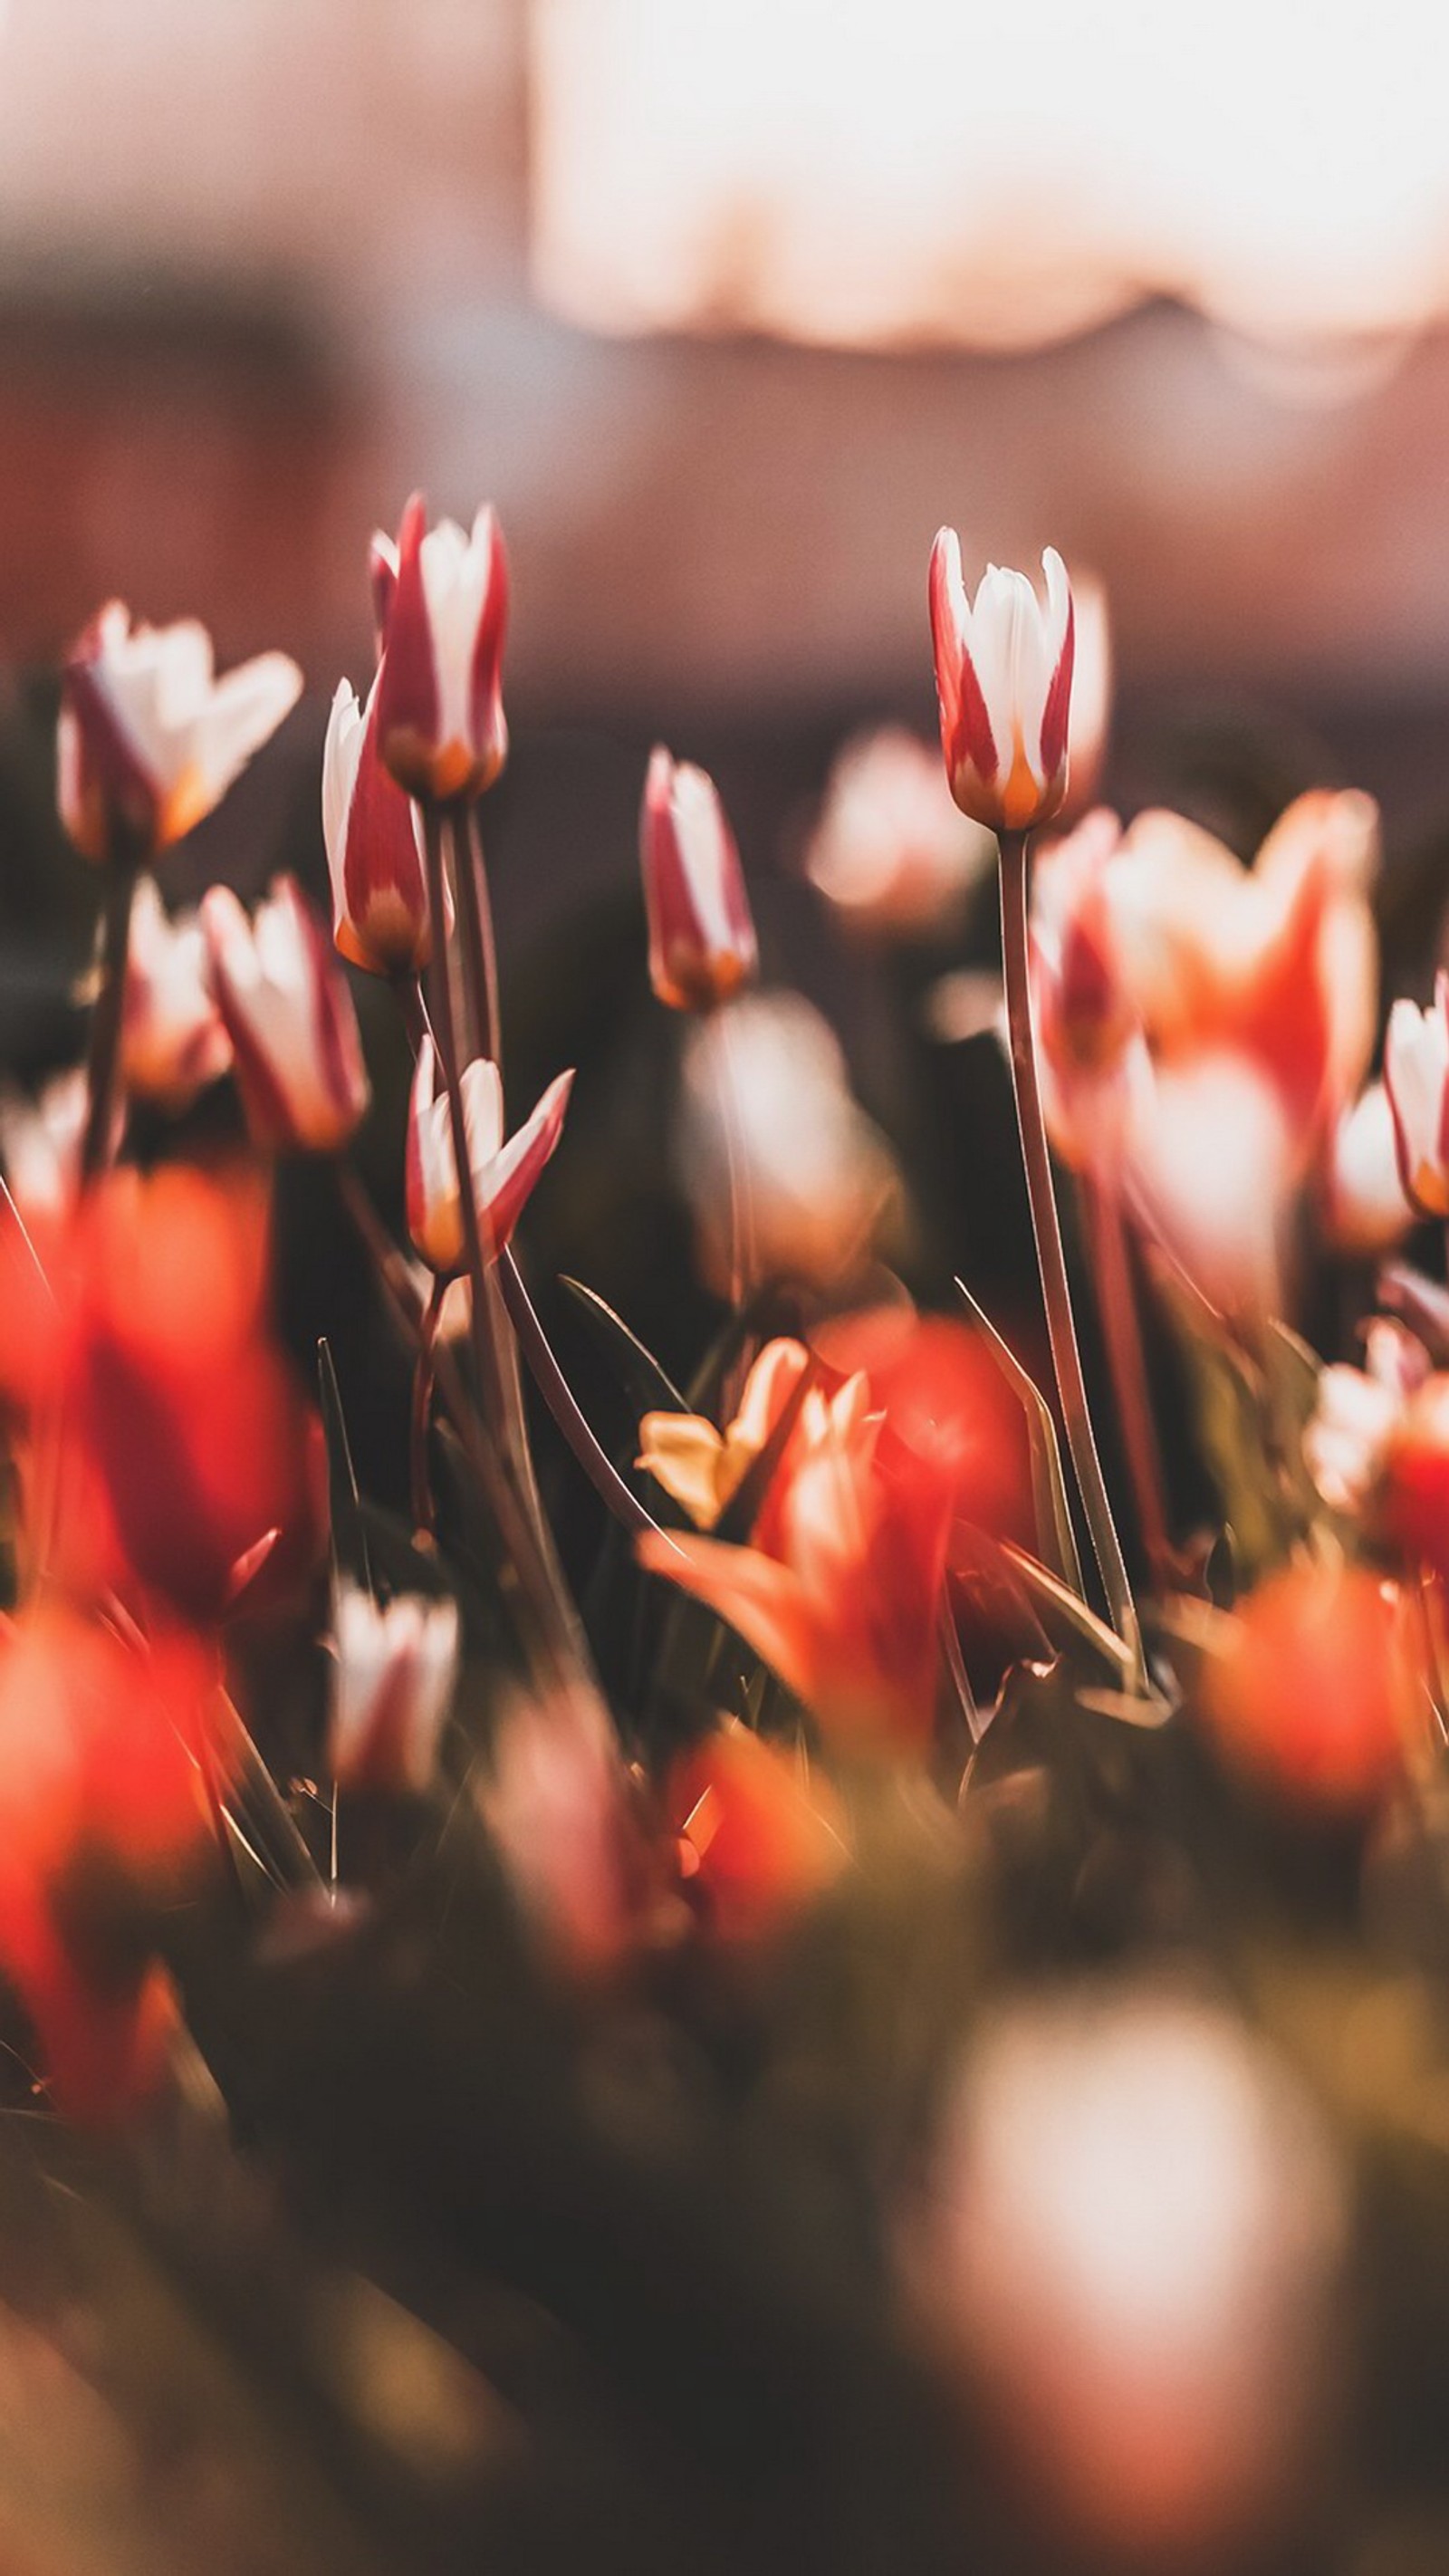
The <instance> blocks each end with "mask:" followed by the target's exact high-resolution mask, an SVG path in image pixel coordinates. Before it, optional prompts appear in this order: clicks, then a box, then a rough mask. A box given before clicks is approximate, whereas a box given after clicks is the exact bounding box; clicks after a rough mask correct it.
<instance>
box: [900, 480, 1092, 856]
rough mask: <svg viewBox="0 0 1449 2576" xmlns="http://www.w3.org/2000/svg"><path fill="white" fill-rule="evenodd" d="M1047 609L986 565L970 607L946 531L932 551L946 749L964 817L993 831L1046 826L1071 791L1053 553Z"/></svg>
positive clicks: (1067, 687)
mask: <svg viewBox="0 0 1449 2576" xmlns="http://www.w3.org/2000/svg"><path fill="white" fill-rule="evenodd" d="M1042 570H1043V571H1044V573H1045V574H1046V593H1047V595H1046V605H1045V607H1043V605H1042V603H1041V601H1040V600H1039V599H1038V598H1037V595H1036V592H1035V591H1034V590H1033V588H1032V586H1031V583H1030V582H1029V581H1028V580H1027V578H1026V575H1025V574H1024V573H1019V572H1004V571H1001V570H1000V569H999V568H998V567H997V565H995V564H988V566H987V568H986V576H985V579H984V580H983V581H982V583H981V586H980V588H979V590H978V591H977V593H976V601H975V605H974V607H973V606H972V604H971V602H970V601H969V600H968V598H967V596H966V586H965V583H964V581H963V580H962V577H961V540H960V538H959V537H958V536H957V534H956V531H955V529H954V528H942V529H941V530H940V532H939V534H938V536H937V538H936V542H935V544H934V546H933V547H932V549H931V584H930V589H931V637H932V641H933V643H934V646H935V652H936V694H937V697H938V698H939V700H940V707H941V749H942V751H943V753H944V755H945V761H946V776H947V777H948V779H949V780H950V782H951V793H952V795H953V796H954V797H955V799H956V802H957V804H958V805H959V806H960V808H961V811H962V813H963V814H969V815H970V816H971V817H972V819H973V821H975V822H977V823H984V824H985V825H986V827H987V829H988V830H989V831H992V832H1029V831H1031V830H1033V829H1034V828H1035V827H1036V826H1037V825H1038V824H1040V823H1048V822H1050V821H1051V818H1052V816H1053V815H1054V814H1056V813H1058V812H1059V811H1060V809H1061V805H1062V802H1063V800H1064V798H1065V796H1066V792H1067V717H1068V711H1069V709H1070V705H1071V695H1072V653H1073V627H1072V592H1071V584H1070V583H1069V581H1068V580H1067V572H1066V566H1065V564H1064V563H1063V562H1062V559H1061V556H1060V555H1059V554H1058V553H1057V552H1056V549H1055V547H1053V546H1048V548H1047V550H1046V553H1045V554H1044V555H1043V556H1042Z"/></svg>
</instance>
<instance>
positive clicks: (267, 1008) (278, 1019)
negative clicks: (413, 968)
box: [201, 877, 369, 1153]
mask: <svg viewBox="0 0 1449 2576" xmlns="http://www.w3.org/2000/svg"><path fill="white" fill-rule="evenodd" d="M201 919H202V925H203V928H204V930H205V933H206V943H207V957H208V966H209V973H210V978H211V988H212V991H213V993H214V994H215V997H216V1004H217V1008H218V1010H219V1011H220V1013H221V1016H222V1019H223V1020H224V1022H225V1024H226V1028H227V1033H228V1035H229V1037H230V1039H231V1043H232V1051H233V1056H234V1069H235V1073H236V1079H237V1087H238V1089H239V1090H240V1092H241V1096H242V1103H243V1106H244V1108H245V1110H246V1113H247V1124H248V1126H249V1128H250V1130H251V1134H252V1139H253V1142H254V1143H256V1144H257V1145H260V1146H261V1147H263V1148H264V1150H266V1151H268V1152H272V1153H276V1152H281V1151H285V1150H300V1151H303V1152H310V1153H335V1152H336V1150H337V1149H338V1147H339V1146H341V1145H344V1144H345V1143H346V1142H347V1139H348V1137H349V1136H350V1135H352V1133H353V1131H354V1130H355V1128H356V1127H357V1126H358V1125H359V1123H360V1122H361V1119H362V1116H363V1113H364V1111H365V1110H366V1108H367V1103H368V1096H369V1093H368V1080H367V1068H366V1066H365V1064H364V1062H363V1057H362V1040H361V1038H360V1036H359V1035H358V1029H357V1014H356V1012H355V1010H354V1009H353V1006H352V996H351V994H350V993H349V991H348V989H347V979H346V977H345V976H344V974H343V972H342V969H341V967H340V966H339V965H338V963H337V959H336V957H335V955H334V954H333V949H332V942H331V940H330V939H329V938H328V936H327V931H326V928H325V925H324V924H323V923H322V922H321V921H320V920H319V919H318V917H317V914H316V913H315V912H314V910H313V908H312V906H311V905H310V904H309V903H308V902H307V900H306V897H305V896H304V895H303V893H302V891H301V889H300V887H299V886H298V885H297V883H296V881H295V879H294V878H292V877H278V878H277V879H276V880H275V881H274V883H273V885H272V888H271V892H270V893H269V894H268V896H267V897H266V898H265V900H264V901H263V902H261V903H259V904H258V906H257V909H256V912H255V914H254V915H253V916H252V918H251V919H248V917H247V914H246V912H245V911H244V910H243V907H242V905H241V904H240V903H239V902H238V900H237V898H236V896H235V895H234V894H233V893H232V891H231V888H230V887H229V886H213V887H212V888H211V891H210V892H209V894H207V895H206V897H205V898H204V900H203V902H202V906H201Z"/></svg>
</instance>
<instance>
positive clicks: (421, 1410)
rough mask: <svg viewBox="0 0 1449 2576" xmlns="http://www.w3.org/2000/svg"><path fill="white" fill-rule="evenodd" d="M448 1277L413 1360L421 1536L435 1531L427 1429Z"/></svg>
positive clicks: (411, 1426)
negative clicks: (437, 1341) (436, 1342)
mask: <svg viewBox="0 0 1449 2576" xmlns="http://www.w3.org/2000/svg"><path fill="white" fill-rule="evenodd" d="M447 1285H448V1283H447V1281H446V1280H445V1279H435V1280H434V1281H433V1285H432V1292H431V1294H430V1296H429V1298H428V1302H427V1304H426V1306H425V1307H424V1308H423V1312H422V1318H421V1321H420V1323H419V1325H418V1355H417V1358H416V1360H415V1361H414V1363H413V1392H412V1405H411V1409H410V1414H409V1423H408V1465H409V1484H410V1488H411V1493H412V1506H413V1527H414V1529H415V1530H416V1531H417V1532H418V1535H419V1536H420V1537H422V1538H431V1536H432V1532H433V1487H432V1479H431V1476H430V1475H429V1472H428V1431H429V1428H430V1426H431V1422H432V1414H433V1378H434V1371H433V1344H434V1342H435V1340H436V1339H437V1332H438V1320H439V1317H440V1316H441V1314H442V1311H443V1299H444V1297H445V1295H446V1294H447Z"/></svg>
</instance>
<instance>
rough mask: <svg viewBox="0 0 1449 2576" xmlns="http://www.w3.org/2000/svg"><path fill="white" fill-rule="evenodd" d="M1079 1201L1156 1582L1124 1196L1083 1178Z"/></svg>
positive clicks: (1143, 1390)
mask: <svg viewBox="0 0 1449 2576" xmlns="http://www.w3.org/2000/svg"><path fill="white" fill-rule="evenodd" d="M1082 1204H1083V1208H1084V1212H1085V1215H1086V1220H1087V1244H1088V1249H1089V1252H1090V1254H1091V1261H1092V1272H1093V1277H1094V1279H1095V1282H1096V1289H1097V1314H1098V1318H1099V1320H1100V1323H1101V1327H1102V1339H1103V1342H1104V1344H1105V1346H1106V1352H1107V1366H1108V1368H1109V1369H1110V1371H1111V1375H1112V1392H1113V1395H1114V1396H1115V1398H1116V1402H1117V1418H1118V1421H1119V1423H1120V1425H1121V1429H1122V1446H1123V1450H1124V1452H1125V1454H1126V1459H1127V1472H1128V1475H1129V1476H1130V1477H1131V1480H1132V1499H1133V1502H1134V1503H1135V1505H1136V1509H1137V1526H1138V1528H1139V1530H1140V1531H1141V1533H1142V1546H1143V1551H1144V1553H1145V1555H1146V1558H1147V1562H1148V1566H1149V1567H1150V1569H1151V1573H1152V1579H1153V1582H1154V1584H1156V1585H1157V1586H1158V1587H1159V1588H1161V1587H1163V1586H1165V1585H1166V1584H1168V1583H1170V1582H1171V1580H1172V1576H1173V1559H1172V1545H1171V1541H1170V1540H1169V1538H1168V1535H1167V1511H1166V1506H1165V1503H1164V1500H1163V1480H1162V1458H1161V1454H1160V1452H1159V1450H1158V1446H1157V1434H1156V1431H1155V1429H1154V1426H1153V1421H1152V1401H1151V1396H1150V1393H1149V1389H1148V1384H1147V1364H1146V1360H1145V1359H1144V1356H1143V1350H1142V1323H1141V1316H1140V1314H1139V1311H1138V1305H1137V1290H1136V1285H1135V1283H1134V1281H1133V1277H1132V1262H1131V1257H1130V1253H1129V1250H1128V1243H1127V1226H1126V1221H1125V1219H1124V1217H1123V1214H1122V1201H1121V1199H1120V1197H1119V1196H1118V1194H1117V1192H1116V1191H1115V1190H1113V1189H1111V1188H1110V1187H1107V1186H1105V1185H1104V1184H1103V1183H1102V1182H1101V1181H1096V1180H1092V1179H1090V1178H1087V1179H1085V1180H1084V1181H1083V1184H1082Z"/></svg>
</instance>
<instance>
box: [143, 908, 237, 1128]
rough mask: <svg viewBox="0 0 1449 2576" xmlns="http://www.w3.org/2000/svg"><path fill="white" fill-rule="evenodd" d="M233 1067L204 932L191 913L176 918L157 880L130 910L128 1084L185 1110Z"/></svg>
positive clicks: (166, 1104) (166, 1105)
mask: <svg viewBox="0 0 1449 2576" xmlns="http://www.w3.org/2000/svg"><path fill="white" fill-rule="evenodd" d="M230 1063H231V1040H230V1038H229V1037H228V1036H227V1033H226V1030H225V1028H224V1027H223V1025H222V1020H221V1014H220V1012H219V1011H218V1010H217V1007H216V1003H215V1001H214V999H213V997H212V991H211V983H210V978H209V975H208V972H207V949H206V933H205V931H204V930H203V929H202V926H201V921H200V918H199V916H198V915H197V914H196V913H194V912H186V913H178V914H177V915H176V918H175V919H174V920H173V919H172V918H171V916H170V915H169V914H168V912H167V910H166V907H165V905H164V904H163V902H162V900H161V896H160V891H159V889H158V887H157V884H156V880H155V878H154V877H143V878H142V879H141V881H140V884H139V885H138V886H137V888H136V895H135V901H134V903H133V904H132V906H131V926H130V946H129V949H128V952H127V957H126V997H125V1003H124V1009H123V1017H122V1023H121V1069H122V1077H123V1082H124V1087H125V1089H126V1090H127V1091H128V1092H131V1093H133V1094H134V1095H135V1096H136V1097H137V1098H138V1099H142V1100H154V1101H157V1102H159V1104H160V1105H161V1107H163V1108H165V1109H172V1110H180V1109H184V1108H185V1107H186V1106H187V1104H188V1102H190V1101H192V1100H194V1099H195V1097H196V1094H197V1093H198V1092H199V1091H201V1090H204V1089H205V1087H206V1085H207V1083H209V1082H215V1081H217V1080H218V1079H219V1077H220V1076H221V1075H222V1074H224V1073H225V1072H226V1070H227V1068H228V1066H229V1065H230Z"/></svg>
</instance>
